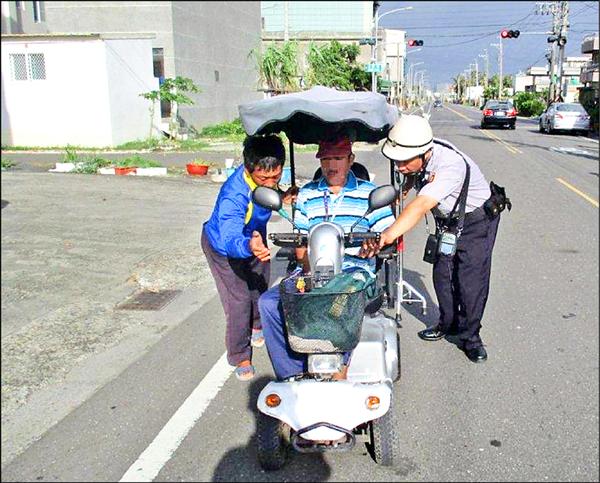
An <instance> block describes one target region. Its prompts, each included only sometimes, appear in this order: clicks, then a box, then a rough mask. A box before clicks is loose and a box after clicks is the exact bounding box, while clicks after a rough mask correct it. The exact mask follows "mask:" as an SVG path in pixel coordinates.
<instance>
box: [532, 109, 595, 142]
mask: <svg viewBox="0 0 600 483" xmlns="http://www.w3.org/2000/svg"><path fill="white" fill-rule="evenodd" d="M590 129H591V126H590V116H589V115H588V113H587V112H586V111H585V109H584V108H583V106H582V105H581V104H578V103H576V102H555V103H554V104H550V105H549V106H548V107H547V108H546V110H545V111H544V112H543V113H542V114H541V115H540V120H539V130H540V132H546V133H548V134H552V133H554V132H555V131H575V132H581V133H582V134H587V133H588V132H589V131H590Z"/></svg>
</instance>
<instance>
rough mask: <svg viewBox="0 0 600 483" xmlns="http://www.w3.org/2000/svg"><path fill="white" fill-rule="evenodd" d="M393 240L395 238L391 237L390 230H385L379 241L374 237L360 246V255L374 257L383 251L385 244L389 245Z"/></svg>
mask: <svg viewBox="0 0 600 483" xmlns="http://www.w3.org/2000/svg"><path fill="white" fill-rule="evenodd" d="M393 241H394V238H391V235H390V234H389V232H387V230H384V231H382V232H381V235H380V237H379V242H377V241H376V240H373V239H370V240H365V241H364V242H363V244H362V246H361V248H360V252H359V253H358V255H359V256H360V257H363V258H371V257H374V256H375V255H377V254H378V253H379V252H380V251H381V249H382V248H383V247H384V246H386V245H389V244H390V243H392V242H393Z"/></svg>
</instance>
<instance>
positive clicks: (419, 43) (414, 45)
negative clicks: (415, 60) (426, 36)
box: [408, 39, 423, 47]
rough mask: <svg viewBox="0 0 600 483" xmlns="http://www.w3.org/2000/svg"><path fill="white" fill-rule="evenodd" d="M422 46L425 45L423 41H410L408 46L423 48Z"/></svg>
mask: <svg viewBox="0 0 600 483" xmlns="http://www.w3.org/2000/svg"><path fill="white" fill-rule="evenodd" d="M421 45H423V41H422V40H415V39H410V40H409V41H408V46H409V47H421Z"/></svg>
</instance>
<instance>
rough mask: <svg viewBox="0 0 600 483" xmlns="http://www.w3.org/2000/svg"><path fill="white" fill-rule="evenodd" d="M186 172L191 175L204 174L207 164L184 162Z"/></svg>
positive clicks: (206, 170) (206, 171)
mask: <svg viewBox="0 0 600 483" xmlns="http://www.w3.org/2000/svg"><path fill="white" fill-rule="evenodd" d="M185 167H186V168H187V172H188V174H191V175H193V176H204V175H206V173H208V164H186V165H185Z"/></svg>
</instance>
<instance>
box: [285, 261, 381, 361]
mask: <svg viewBox="0 0 600 483" xmlns="http://www.w3.org/2000/svg"><path fill="white" fill-rule="evenodd" d="M372 283H374V280H373V279H371V277H370V276H369V275H366V276H364V277H363V278H360V277H357V276H356V272H354V273H342V274H340V275H337V276H336V277H334V278H333V279H332V280H331V281H330V282H329V283H327V284H326V285H324V286H323V287H318V288H314V283H313V278H312V277H311V276H304V275H293V276H291V277H288V278H286V279H283V280H282V281H281V283H280V285H279V290H280V293H281V302H282V306H283V313H284V316H285V323H286V326H287V335H288V341H289V343H290V347H291V348H292V350H294V351H295V352H300V353H306V354H315V353H332V352H348V351H351V350H352V349H354V348H355V347H356V346H357V344H358V342H359V339H360V332H361V327H362V320H363V316H364V312H365V305H366V301H367V294H366V292H367V290H368V289H369V287H371V284H372Z"/></svg>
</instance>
